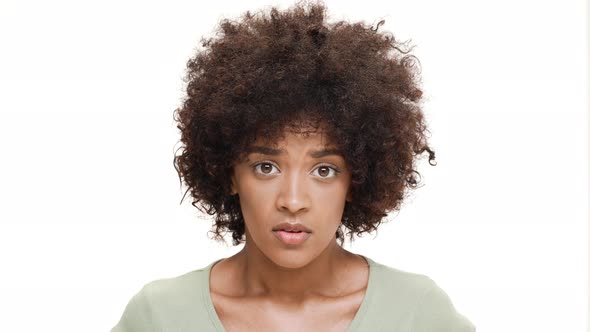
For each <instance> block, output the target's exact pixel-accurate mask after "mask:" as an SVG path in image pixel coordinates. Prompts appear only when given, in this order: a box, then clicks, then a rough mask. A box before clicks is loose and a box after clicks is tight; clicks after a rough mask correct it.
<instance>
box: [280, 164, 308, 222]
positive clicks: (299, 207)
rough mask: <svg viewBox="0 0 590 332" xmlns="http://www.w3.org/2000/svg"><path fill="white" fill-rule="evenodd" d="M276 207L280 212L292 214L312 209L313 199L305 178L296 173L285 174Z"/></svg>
mask: <svg viewBox="0 0 590 332" xmlns="http://www.w3.org/2000/svg"><path fill="white" fill-rule="evenodd" d="M276 206H277V208H278V209H279V210H280V211H288V212H290V213H292V214H295V213H297V212H300V211H305V210H308V209H309V208H310V207H311V199H310V196H309V192H308V188H307V184H306V183H305V177H304V176H302V175H300V174H295V173H291V174H289V175H287V174H285V176H284V177H283V181H282V183H281V189H280V192H279V196H278V197H277V201H276Z"/></svg>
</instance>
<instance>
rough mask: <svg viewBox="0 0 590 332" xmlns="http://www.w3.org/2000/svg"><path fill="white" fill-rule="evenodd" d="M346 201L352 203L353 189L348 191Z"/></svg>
mask: <svg viewBox="0 0 590 332" xmlns="http://www.w3.org/2000/svg"><path fill="white" fill-rule="evenodd" d="M346 201H347V202H348V203H350V202H352V189H350V188H349V189H348V193H347V194H346Z"/></svg>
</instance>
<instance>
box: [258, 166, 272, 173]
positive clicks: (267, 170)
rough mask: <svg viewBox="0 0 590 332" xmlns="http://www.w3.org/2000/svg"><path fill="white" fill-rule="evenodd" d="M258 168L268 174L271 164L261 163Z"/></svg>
mask: <svg viewBox="0 0 590 332" xmlns="http://www.w3.org/2000/svg"><path fill="white" fill-rule="evenodd" d="M260 170H261V171H262V173H264V174H269V173H270V172H271V171H272V165H271V164H261V165H260Z"/></svg>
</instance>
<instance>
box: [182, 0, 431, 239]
mask: <svg viewBox="0 0 590 332" xmlns="http://www.w3.org/2000/svg"><path fill="white" fill-rule="evenodd" d="M383 23H384V21H381V22H379V23H378V24H377V25H376V26H374V27H373V26H368V25H366V24H364V23H362V22H357V23H349V22H346V21H339V22H336V23H332V24H329V23H327V22H326V8H325V6H324V5H323V4H322V3H321V2H314V3H298V4H297V5H295V6H294V7H292V8H290V9H288V10H284V11H280V10H278V9H277V8H275V7H273V8H271V9H270V11H269V12H264V11H261V12H258V13H255V14H252V13H250V12H246V13H245V14H244V15H242V16H241V17H240V19H238V20H228V19H224V20H222V21H221V23H220V26H219V27H218V30H217V31H218V34H217V36H216V37H214V38H208V39H203V40H202V46H203V47H202V48H201V49H200V50H199V51H197V52H196V54H195V55H194V57H192V58H191V59H190V60H189V61H188V64H187V67H188V68H187V76H186V81H187V83H188V85H187V88H186V98H185V100H184V102H183V105H182V106H181V107H180V108H179V109H177V110H176V112H175V120H176V121H177V122H178V128H179V129H180V132H181V143H182V145H181V147H180V148H179V150H178V151H180V153H178V152H177V154H176V155H175V158H174V166H175V168H176V170H177V172H178V175H179V177H180V179H181V180H184V183H185V184H186V186H187V187H188V189H187V192H186V193H188V192H190V195H191V197H192V205H193V206H195V207H197V208H198V209H199V210H201V211H203V212H206V213H208V214H209V215H214V216H215V224H214V227H213V232H214V235H215V238H216V239H218V240H223V235H224V234H225V233H226V232H228V231H229V232H231V233H232V238H233V244H234V245H237V244H239V243H241V242H243V241H244V236H243V235H244V220H243V216H242V213H241V210H240V203H239V197H238V195H231V194H230V192H231V180H230V175H231V174H232V171H233V166H234V164H235V163H236V162H237V161H238V160H240V158H242V157H243V156H244V153H245V151H246V149H247V148H248V147H249V146H250V145H251V144H252V143H253V142H254V140H256V139H263V140H265V141H269V142H273V141H276V140H277V139H279V138H280V137H282V134H283V133H284V130H285V129H286V128H288V127H291V128H304V127H308V125H309V124H312V125H315V127H316V128H318V127H319V126H320V124H321V125H322V126H325V128H327V129H326V130H327V136H328V137H329V139H330V141H331V142H333V143H334V144H337V145H338V146H339V147H340V149H341V150H342V152H343V156H344V159H345V160H346V162H347V165H348V167H349V168H350V169H351V171H352V183H351V190H352V202H350V203H349V202H347V203H346V205H345V208H344V213H343V217H342V226H343V227H341V229H339V230H338V233H337V234H336V236H337V238H338V239H339V240H340V241H341V244H342V242H343V239H344V233H343V228H345V229H346V230H347V233H348V235H349V237H350V240H353V237H354V235H355V234H356V235H357V236H358V235H361V234H362V233H365V232H372V231H374V230H376V229H377V226H378V225H379V224H380V223H381V222H382V220H383V218H384V217H385V216H386V215H387V213H389V212H391V211H394V210H398V209H399V207H400V204H401V202H402V200H403V198H404V196H405V195H406V193H407V189H410V188H415V187H416V186H417V183H418V181H419V176H420V174H419V173H418V172H417V171H416V169H415V168H416V167H415V166H416V159H417V158H416V157H417V156H418V155H420V154H422V153H423V152H425V151H426V152H428V154H429V162H430V163H431V164H432V165H434V164H435V163H434V160H435V155H434V152H433V151H432V150H431V149H430V147H429V146H428V144H427V139H426V134H427V130H426V126H425V122H424V118H423V113H422V110H421V107H420V100H421V96H422V91H421V90H420V88H419V86H418V84H419V70H418V68H417V66H415V64H416V58H415V57H414V56H413V55H409V52H410V51H411V49H410V50H407V49H404V47H406V44H405V43H400V42H398V41H396V40H395V38H394V37H393V35H392V34H391V33H383V32H381V31H378V29H379V27H380V26H381V25H382V24H383ZM186 193H185V196H186ZM183 199H184V197H183Z"/></svg>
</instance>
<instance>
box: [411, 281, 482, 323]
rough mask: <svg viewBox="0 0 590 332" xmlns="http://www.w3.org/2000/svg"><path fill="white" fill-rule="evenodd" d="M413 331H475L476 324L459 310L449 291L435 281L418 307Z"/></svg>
mask: <svg viewBox="0 0 590 332" xmlns="http://www.w3.org/2000/svg"><path fill="white" fill-rule="evenodd" d="M412 331H413V332H475V326H474V325H473V324H472V323H471V321H469V319H467V318H466V317H465V316H463V315H461V314H460V313H459V312H457V310H456V309H455V307H454V306H453V303H452V302H451V299H450V298H449V296H448V295H447V293H445V291H444V290H442V289H441V288H440V287H439V286H438V285H437V284H436V283H434V282H433V285H432V287H431V288H430V290H429V291H427V292H426V294H425V295H424V297H423V299H422V302H421V304H420V305H419V306H418V308H417V309H416V312H415V315H414V320H413V323H412Z"/></svg>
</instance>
